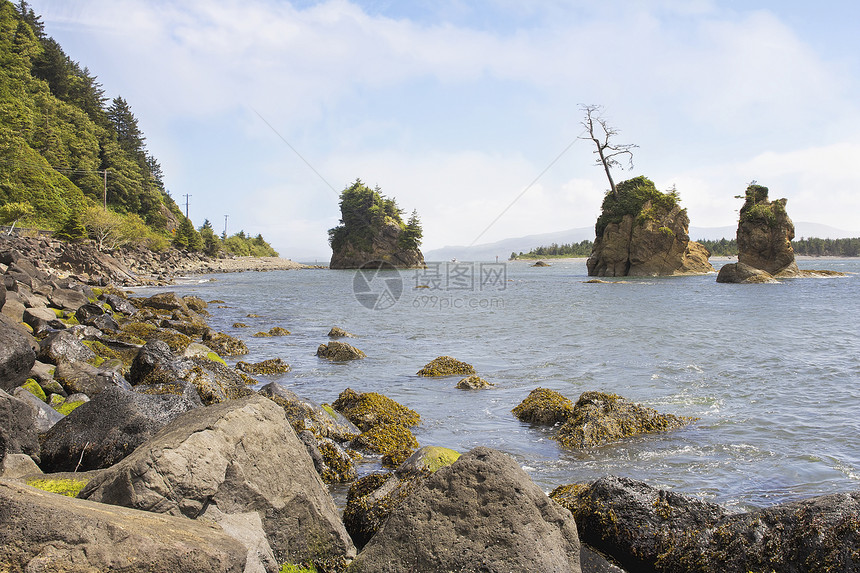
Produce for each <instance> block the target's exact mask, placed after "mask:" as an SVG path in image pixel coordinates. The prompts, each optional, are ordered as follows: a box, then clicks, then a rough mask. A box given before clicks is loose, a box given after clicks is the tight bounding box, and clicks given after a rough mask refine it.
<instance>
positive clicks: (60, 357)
mask: <svg viewBox="0 0 860 573" xmlns="http://www.w3.org/2000/svg"><path fill="white" fill-rule="evenodd" d="M39 347H40V350H39V356H38V358H39V360H40V361H41V362H48V363H50V364H56V365H59V364H60V363H62V362H86V361H88V360H94V359H95V357H96V353H95V352H93V351H92V350H91V349H90V348H88V347H87V346H85V345H84V344H83V343H81V341H80V339H79V338H78V337H77V336H76V333H75V331H72V330H71V329H69V330H59V331H57V332H52V333H51V334H49V335H48V336H47V337H46V338H45V339H44V340H42V341H41V342H40V343H39ZM30 366H32V364H30Z"/></svg>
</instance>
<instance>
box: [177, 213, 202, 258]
mask: <svg viewBox="0 0 860 573" xmlns="http://www.w3.org/2000/svg"><path fill="white" fill-rule="evenodd" d="M173 245H174V246H175V247H176V248H177V249H184V250H187V251H194V252H196V251H200V250H201V249H202V248H203V240H202V239H201V238H200V233H198V232H197V230H196V229H195V228H194V225H192V224H191V219H189V218H188V217H183V218H182V221H181V222H180V223H179V228H178V229H176V237H175V238H174V239H173Z"/></svg>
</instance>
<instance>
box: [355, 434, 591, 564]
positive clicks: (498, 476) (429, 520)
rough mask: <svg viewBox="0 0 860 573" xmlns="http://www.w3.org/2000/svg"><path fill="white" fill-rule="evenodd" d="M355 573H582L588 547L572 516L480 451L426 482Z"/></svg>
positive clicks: (508, 465) (505, 463) (510, 464)
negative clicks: (583, 550)
mask: <svg viewBox="0 0 860 573" xmlns="http://www.w3.org/2000/svg"><path fill="white" fill-rule="evenodd" d="M348 571H349V572H350V573H357V572H371V571H372V572H379V571H385V572H392V573H394V572H404V573H406V572H412V571H422V572H448V571H482V572H487V573H493V572H498V573H501V572H503V571H504V572H508V571H541V572H544V573H561V572H564V573H569V572H575V573H579V572H580V544H579V538H578V537H577V533H576V525H575V523H574V521H573V517H572V516H571V514H570V512H569V511H567V510H566V509H564V508H562V507H561V506H560V505H558V504H556V503H555V502H553V501H552V500H550V499H549V498H548V497H547V496H546V495H545V494H544V493H543V491H541V489H540V488H539V487H537V485H535V484H534V483H533V482H532V481H531V479H530V478H529V477H528V475H527V474H526V473H525V472H524V471H523V470H522V469H521V468H520V467H519V465H517V463H516V462H515V461H514V460H513V459H512V458H510V457H509V456H507V455H505V454H503V453H501V452H498V451H496V450H492V449H489V448H484V447H479V448H475V449H474V450H472V451H470V452H468V453H466V454H464V455H463V456H461V457H460V459H458V460H457V461H456V462H454V463H453V464H452V465H451V466H448V467H444V468H442V469H440V470H438V471H436V473H435V474H433V475H432V476H431V477H429V478H427V479H426V480H425V481H424V482H422V483H421V484H420V485H419V486H418V487H417V488H416V489H415V491H413V492H412V494H411V495H410V496H409V497H407V498H406V499H405V500H404V501H403V503H401V504H400V506H399V507H397V508H396V509H395V510H394V511H393V512H392V513H391V516H390V517H389V518H388V520H387V521H386V522H385V524H384V525H383V526H382V529H381V530H380V531H379V532H378V533H377V534H376V535H375V536H374V537H373V539H371V540H370V543H368V545H367V546H366V547H365V548H364V550H363V551H362V552H361V553H360V554H359V555H358V557H357V558H356V559H355V561H353V563H352V565H351V566H350V567H349V569H348Z"/></svg>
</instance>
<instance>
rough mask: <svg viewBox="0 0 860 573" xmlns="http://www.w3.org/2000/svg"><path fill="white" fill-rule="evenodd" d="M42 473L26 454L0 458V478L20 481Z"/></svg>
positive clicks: (8, 455) (7, 455)
mask: <svg viewBox="0 0 860 573" xmlns="http://www.w3.org/2000/svg"><path fill="white" fill-rule="evenodd" d="M40 473H42V470H40V469H39V466H37V465H36V462H34V461H33V458H31V457H30V456H28V455H27V454H6V457H5V458H4V457H2V456H0V478H6V479H20V478H23V477H27V476H32V475H35V474H40Z"/></svg>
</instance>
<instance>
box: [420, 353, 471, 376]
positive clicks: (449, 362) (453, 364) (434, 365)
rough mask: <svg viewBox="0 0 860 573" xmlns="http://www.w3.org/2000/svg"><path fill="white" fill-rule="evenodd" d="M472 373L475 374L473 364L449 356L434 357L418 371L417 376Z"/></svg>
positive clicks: (467, 374)
mask: <svg viewBox="0 0 860 573" xmlns="http://www.w3.org/2000/svg"><path fill="white" fill-rule="evenodd" d="M472 374H475V367H474V366H472V365H471V364H467V363H466V362H462V361H460V360H457V359H456V358H451V357H450V356H439V357H438V358H434V359H433V360H431V361H430V362H428V363H427V364H425V365H424V368H422V369H421V370H419V371H418V376H455V375H464V376H469V375H472Z"/></svg>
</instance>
